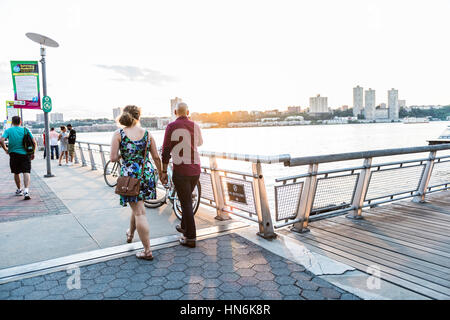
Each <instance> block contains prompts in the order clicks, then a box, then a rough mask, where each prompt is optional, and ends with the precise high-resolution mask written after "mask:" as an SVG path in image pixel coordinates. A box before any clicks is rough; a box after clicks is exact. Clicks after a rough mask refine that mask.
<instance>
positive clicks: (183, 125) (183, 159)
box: [161, 102, 203, 248]
mask: <svg viewBox="0 0 450 320" xmlns="http://www.w3.org/2000/svg"><path fill="white" fill-rule="evenodd" d="M174 114H175V115H176V116H177V119H176V120H175V121H173V122H171V123H169V124H168V125H167V128H166V132H165V134H164V143H163V153H162V162H163V173H162V174H163V176H162V178H161V182H162V183H163V184H166V183H167V179H168V176H167V166H168V164H169V161H170V158H171V157H172V163H173V176H172V180H173V183H174V185H175V189H176V191H177V195H178V199H179V200H180V203H181V209H182V218H181V224H180V225H177V226H176V229H177V231H178V232H180V233H182V234H183V236H182V237H181V238H180V239H179V242H180V244H181V245H183V246H187V247H191V248H193V247H195V244H196V238H197V231H196V227H195V219H194V211H193V208H192V192H193V191H194V188H195V186H196V185H197V182H198V180H199V178H200V157H199V154H198V151H197V146H201V145H202V144H203V139H202V134H201V131H200V127H199V126H198V125H197V124H196V123H195V122H193V121H191V120H189V119H188V116H189V109H188V106H187V104H186V103H184V102H181V103H179V104H178V105H177V107H176V109H175V110H174ZM175 146H176V148H175Z"/></svg>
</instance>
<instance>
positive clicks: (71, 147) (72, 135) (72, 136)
mask: <svg viewBox="0 0 450 320" xmlns="http://www.w3.org/2000/svg"><path fill="white" fill-rule="evenodd" d="M67 130H68V131H69V138H68V140H67V142H68V143H67V151H68V152H69V166H71V165H73V156H74V154H75V142H76V140H77V132H76V131H75V129H73V128H72V125H71V124H70V123H69V124H68V125H67Z"/></svg>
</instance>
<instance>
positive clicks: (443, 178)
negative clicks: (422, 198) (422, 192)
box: [428, 161, 450, 187]
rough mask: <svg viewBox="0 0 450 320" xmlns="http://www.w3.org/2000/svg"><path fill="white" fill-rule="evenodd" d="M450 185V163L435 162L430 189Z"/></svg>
mask: <svg viewBox="0 0 450 320" xmlns="http://www.w3.org/2000/svg"><path fill="white" fill-rule="evenodd" d="M447 183H448V184H450V161H445V162H435V163H434V166H433V172H432V173H431V178H430V182H429V183H428V187H433V186H439V185H443V184H447Z"/></svg>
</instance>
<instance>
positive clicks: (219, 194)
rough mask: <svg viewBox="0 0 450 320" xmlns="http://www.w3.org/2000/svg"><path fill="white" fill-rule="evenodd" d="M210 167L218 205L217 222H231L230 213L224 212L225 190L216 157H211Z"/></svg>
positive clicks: (215, 200) (215, 199)
mask: <svg viewBox="0 0 450 320" xmlns="http://www.w3.org/2000/svg"><path fill="white" fill-rule="evenodd" d="M209 167H210V169H211V182H212V189H213V194H214V202H215V203H216V217H215V219H217V220H221V221H222V220H230V219H231V218H230V215H229V214H228V212H225V211H223V208H224V207H225V199H224V197H223V188H222V183H221V181H220V174H219V171H217V159H216V157H214V156H213V157H209Z"/></svg>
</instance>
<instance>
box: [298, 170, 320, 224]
mask: <svg viewBox="0 0 450 320" xmlns="http://www.w3.org/2000/svg"><path fill="white" fill-rule="evenodd" d="M318 169H319V164H318V163H313V164H310V165H309V168H308V173H309V176H308V177H307V178H306V179H305V183H304V185H303V191H302V195H301V197H300V202H299V206H298V210H297V216H296V218H295V219H300V221H299V222H297V223H294V225H293V226H292V228H291V231H294V232H299V233H304V232H308V231H309V229H308V219H309V214H310V213H311V209H312V206H313V199H314V193H315V190H316V184H317V175H316V174H317V171H318Z"/></svg>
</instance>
